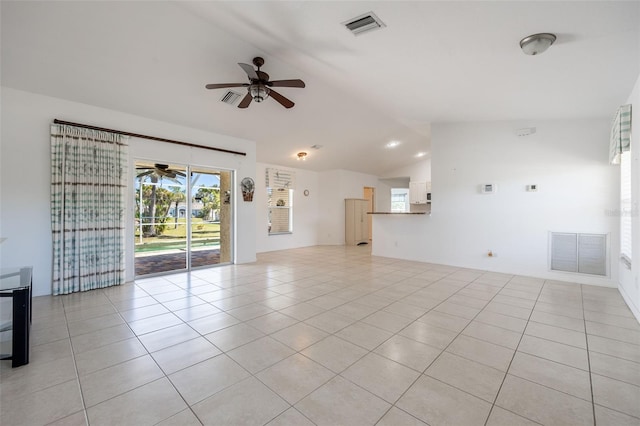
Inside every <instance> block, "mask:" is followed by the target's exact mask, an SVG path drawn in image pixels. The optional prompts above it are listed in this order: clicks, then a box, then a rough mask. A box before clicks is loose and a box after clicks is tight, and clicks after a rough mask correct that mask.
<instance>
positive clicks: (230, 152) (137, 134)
mask: <svg viewBox="0 0 640 426" xmlns="http://www.w3.org/2000/svg"><path fill="white" fill-rule="evenodd" d="M53 122H54V123H55V124H66V125H68V126H76V127H82V128H84V129H91V130H98V131H101V132H111V133H118V134H120V135H124V136H132V137H135V138H142V139H150V140H152V141H158V142H167V143H172V144H176V145H182V146H188V147H191V148H202V149H209V150H211V151H218V152H226V153H227V154H236V155H243V156H246V155H247V153H246V152H240V151H232V150H230V149H223V148H214V147H211V146H205V145H196V144H194V143H189V142H181V141H174V140H172V139H165V138H158V137H155V136H147V135H141V134H139V133H131V132H124V131H122V130H114V129H107V128H105V127H96V126H89V125H87V124H80V123H73V122H71V121H64V120H58V119H57V118H56V119H54V120H53Z"/></svg>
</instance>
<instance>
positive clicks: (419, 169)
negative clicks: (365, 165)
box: [382, 158, 431, 182]
mask: <svg viewBox="0 0 640 426" xmlns="http://www.w3.org/2000/svg"><path fill="white" fill-rule="evenodd" d="M406 176H408V177H409V180H410V181H411V182H431V158H426V159H424V160H422V161H418V162H416V163H412V164H407V165H406V166H404V167H401V168H399V169H395V170H392V171H390V172H387V173H385V174H384V175H383V176H382V178H387V179H390V178H395V177H406Z"/></svg>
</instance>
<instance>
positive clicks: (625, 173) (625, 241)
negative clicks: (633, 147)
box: [620, 151, 633, 267]
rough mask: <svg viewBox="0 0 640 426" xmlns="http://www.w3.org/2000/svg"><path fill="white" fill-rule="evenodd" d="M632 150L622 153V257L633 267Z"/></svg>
mask: <svg viewBox="0 0 640 426" xmlns="http://www.w3.org/2000/svg"><path fill="white" fill-rule="evenodd" d="M632 216H633V206H632V203H631V152H630V151H626V152H623V153H622V154H621V155H620V257H621V259H622V261H623V262H625V263H626V264H627V266H629V267H631V218H632Z"/></svg>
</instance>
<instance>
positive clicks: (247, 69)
mask: <svg viewBox="0 0 640 426" xmlns="http://www.w3.org/2000/svg"><path fill="white" fill-rule="evenodd" d="M238 65H240V68H242V69H243V70H244V72H246V73H247V75H248V76H249V78H250V79H251V80H260V78H259V77H258V74H257V73H256V70H255V69H253V67H252V66H251V65H249V64H241V63H238Z"/></svg>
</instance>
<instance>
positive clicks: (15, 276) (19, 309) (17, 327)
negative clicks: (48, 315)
mask: <svg viewBox="0 0 640 426" xmlns="http://www.w3.org/2000/svg"><path fill="white" fill-rule="evenodd" d="M32 272H33V268H32V267H30V266H27V267H22V268H2V269H0V297H11V298H12V299H13V315H12V321H11V322H10V323H7V324H2V325H1V326H0V331H9V330H10V331H12V347H11V354H3V355H0V357H1V358H0V359H10V360H11V367H14V368H15V367H19V366H21V365H25V364H28V363H29V331H30V328H31V316H32V314H31V297H32V295H31V284H32Z"/></svg>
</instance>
